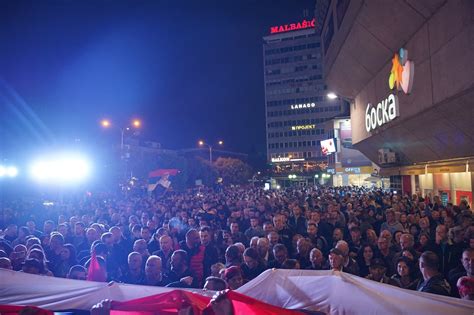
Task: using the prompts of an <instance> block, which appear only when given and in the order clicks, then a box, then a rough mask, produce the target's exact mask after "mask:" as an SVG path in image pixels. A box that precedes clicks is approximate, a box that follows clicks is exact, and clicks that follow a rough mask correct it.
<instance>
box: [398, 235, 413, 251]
mask: <svg viewBox="0 0 474 315" xmlns="http://www.w3.org/2000/svg"><path fill="white" fill-rule="evenodd" d="M413 245H415V239H414V238H413V235H411V234H409V233H404V234H402V235H401V236H400V247H401V248H402V250H405V249H408V248H412V247H413Z"/></svg>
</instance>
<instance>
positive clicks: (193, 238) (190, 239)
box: [186, 229, 201, 248]
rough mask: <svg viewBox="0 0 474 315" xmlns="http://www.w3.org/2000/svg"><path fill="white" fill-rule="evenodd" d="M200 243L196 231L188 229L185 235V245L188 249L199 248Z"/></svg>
mask: <svg viewBox="0 0 474 315" xmlns="http://www.w3.org/2000/svg"><path fill="white" fill-rule="evenodd" d="M200 242H201V240H200V238H199V232H198V231H197V230H196V229H190V230H189V231H188V232H187V233H186V244H187V245H188V246H189V247H190V248H195V247H197V246H199V243H200Z"/></svg>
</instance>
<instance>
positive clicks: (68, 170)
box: [31, 154, 91, 184]
mask: <svg viewBox="0 0 474 315" xmlns="http://www.w3.org/2000/svg"><path fill="white" fill-rule="evenodd" d="M90 172H91V167H90V164H89V162H88V161H87V159H85V158H83V157H81V156H76V155H70V154H64V155H56V156H48V157H44V158H42V159H40V160H37V161H36V162H34V163H33V164H32V166H31V176H32V177H33V178H34V179H35V180H37V181H39V182H47V183H56V184H57V183H61V184H64V183H78V182H81V181H84V180H85V179H87V178H88V177H89V175H90Z"/></svg>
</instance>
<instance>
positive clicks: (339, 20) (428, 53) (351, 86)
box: [321, 0, 474, 204]
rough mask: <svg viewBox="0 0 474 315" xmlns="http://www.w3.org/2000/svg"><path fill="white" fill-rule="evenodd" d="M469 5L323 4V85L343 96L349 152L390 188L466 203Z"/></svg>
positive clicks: (473, 147) (473, 116) (470, 153)
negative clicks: (346, 107)
mask: <svg viewBox="0 0 474 315" xmlns="http://www.w3.org/2000/svg"><path fill="white" fill-rule="evenodd" d="M473 16H474V2H473V1H470V0H453V1H444V0H432V1H422V0H414V1H410V2H406V1H369V0H351V1H348V0H337V1H336V0H335V1H332V2H331V5H330V7H329V9H328V13H327V15H326V18H325V21H324V26H323V30H322V34H321V43H322V45H321V46H322V51H323V55H324V69H325V78H326V84H327V85H328V87H329V89H330V90H332V91H334V92H335V93H337V94H338V95H340V96H342V97H345V98H347V99H349V100H351V115H350V116H351V125H352V143H353V146H354V147H355V148H356V149H358V150H360V151H361V152H362V153H364V154H365V155H366V156H367V157H368V158H369V159H370V160H372V161H373V162H374V163H376V164H377V165H378V166H380V167H381V170H380V172H381V174H382V175H386V176H390V177H391V184H392V188H393V189H395V190H402V191H403V192H405V193H412V194H414V193H417V194H420V195H423V196H426V195H439V196H441V198H442V200H444V202H452V203H456V204H458V203H459V202H460V201H461V200H467V201H468V202H469V203H470V204H471V203H472V189H473V187H474V174H473V170H474V166H473V163H474V129H473V128H472V122H473V121H474V104H473V103H474V102H473V99H474V61H473V58H472V52H473V51H474V37H473V34H474V18H473Z"/></svg>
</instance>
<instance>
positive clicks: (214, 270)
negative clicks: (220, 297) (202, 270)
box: [211, 262, 225, 278]
mask: <svg viewBox="0 0 474 315" xmlns="http://www.w3.org/2000/svg"><path fill="white" fill-rule="evenodd" d="M224 269H225V265H224V264H223V263H220V262H219V263H215V264H214V265H212V266H211V277H217V278H220V277H221V273H222V272H223V271H224Z"/></svg>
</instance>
